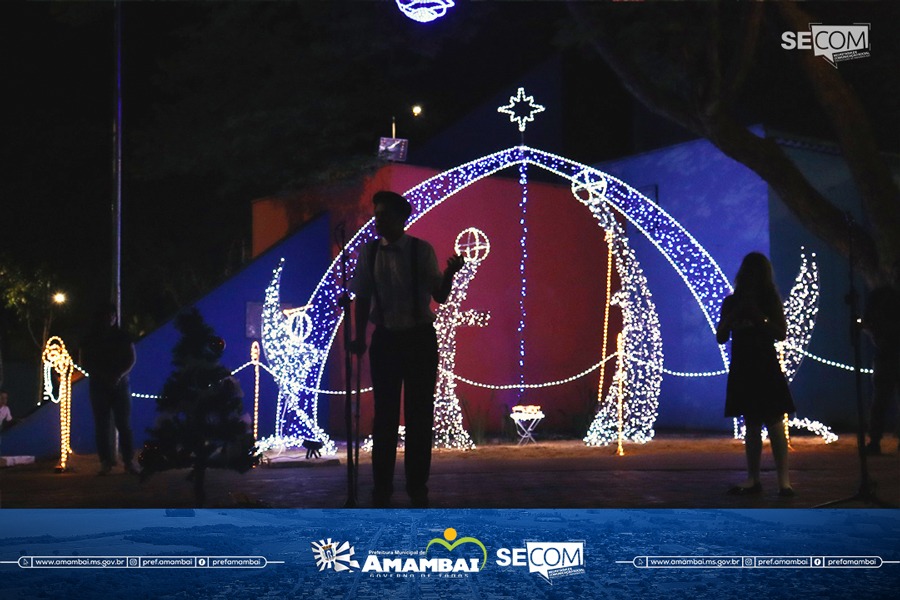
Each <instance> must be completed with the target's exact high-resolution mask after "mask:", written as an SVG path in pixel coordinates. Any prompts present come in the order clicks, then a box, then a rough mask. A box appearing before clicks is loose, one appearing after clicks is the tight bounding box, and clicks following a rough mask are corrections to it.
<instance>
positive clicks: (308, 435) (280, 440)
mask: <svg viewBox="0 0 900 600" xmlns="http://www.w3.org/2000/svg"><path fill="white" fill-rule="evenodd" d="M283 267H284V261H283V260H282V262H281V263H280V264H279V265H278V268H276V269H275V273H274V274H273V276H272V282H271V283H270V284H269V287H268V288H267V289H266V300H265V304H263V313H262V346H263V352H264V353H265V358H266V362H267V363H268V366H269V369H270V371H271V372H272V374H273V375H274V376H275V379H276V381H277V382H278V402H277V405H276V409H275V435H274V436H272V438H270V439H268V440H261V441H260V443H259V444H258V445H259V446H260V448H261V449H267V448H269V447H273V446H280V447H299V446H300V445H301V444H302V443H303V442H304V441H305V440H310V441H316V442H322V443H323V447H322V449H321V451H322V452H323V453H324V454H326V455H328V454H334V453H336V451H337V448H336V447H335V445H334V442H332V441H331V440H330V439H329V438H328V435H327V434H326V433H325V431H324V430H322V428H320V427H319V425H318V422H317V420H318V419H317V415H316V413H317V402H316V400H315V398H316V396H315V394H305V393H304V392H305V391H307V388H308V386H309V383H308V381H307V380H308V379H309V376H310V374H311V373H312V372H313V367H314V366H316V365H319V364H321V363H322V362H323V361H324V360H325V351H324V350H322V349H320V348H317V347H316V346H315V345H314V344H311V343H309V342H308V341H307V339H308V338H309V334H310V333H312V329H313V319H312V316H311V315H310V314H309V313H310V308H311V307H310V306H303V307H301V308H293V309H287V310H283V309H282V308H281V301H280V289H281V272H282V269H283Z"/></svg>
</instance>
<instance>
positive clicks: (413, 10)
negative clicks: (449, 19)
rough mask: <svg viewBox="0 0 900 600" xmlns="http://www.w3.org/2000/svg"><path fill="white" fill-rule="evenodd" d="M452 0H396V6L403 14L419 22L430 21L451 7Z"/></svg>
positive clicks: (439, 16) (442, 14) (438, 17)
mask: <svg viewBox="0 0 900 600" xmlns="http://www.w3.org/2000/svg"><path fill="white" fill-rule="evenodd" d="M454 4H455V3H454V1H453V0H397V7H398V8H399V9H400V12H402V13H403V14H404V15H406V16H407V17H409V18H410V19H412V20H413V21H418V22H419V23H431V22H432V21H435V20H437V19H440V18H441V17H443V16H444V15H446V14H447V10H448V9H451V8H453V6H454Z"/></svg>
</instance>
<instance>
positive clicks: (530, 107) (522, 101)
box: [497, 87, 544, 133]
mask: <svg viewBox="0 0 900 600" xmlns="http://www.w3.org/2000/svg"><path fill="white" fill-rule="evenodd" d="M522 105H524V108H525V110H527V111H528V114H527V115H526V114H525V111H523V110H522V108H523V107H522ZM497 112H499V113H503V114H505V115H509V122H510V123H518V124H519V131H520V132H522V133H525V127H526V126H527V124H528V123H531V122H532V121H534V115H536V114H538V113H541V112H544V107H543V106H541V105H540V104H535V103H534V96H526V95H525V88H521V87H520V88H519V91H518V92H516V95H515V96H510V97H509V104H507V105H505V106H501V107H499V108H498V109H497Z"/></svg>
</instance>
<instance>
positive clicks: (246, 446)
mask: <svg viewBox="0 0 900 600" xmlns="http://www.w3.org/2000/svg"><path fill="white" fill-rule="evenodd" d="M175 326H176V327H177V328H178V330H179V331H180V332H181V335H182V337H181V340H180V341H179V342H178V344H177V345H176V346H175V348H174V349H173V351H172V364H173V365H174V366H175V371H174V372H173V373H172V374H171V375H170V376H169V379H168V380H167V381H166V383H165V386H164V387H163V392H162V394H161V395H160V397H159V399H157V401H156V408H157V411H158V412H159V415H158V417H157V420H156V425H155V426H154V427H153V428H152V429H150V431H149V433H150V439H149V440H148V441H147V443H146V444H145V446H144V449H143V451H142V452H141V455H140V458H139V462H140V464H141V467H142V469H143V476H142V479H146V478H147V477H149V476H151V475H152V474H153V473H157V472H160V471H166V470H169V469H187V468H189V469H191V474H190V475H189V476H188V480H191V481H193V484H194V495H195V497H196V499H197V504H198V506H203V504H204V502H205V500H206V494H205V490H204V482H205V478H206V470H207V469H210V468H218V469H234V470H235V471H238V472H240V473H243V472H245V471H247V470H249V469H250V468H251V467H253V466H254V465H255V464H256V462H257V458H256V456H255V454H254V451H253V446H254V439H253V433H252V431H251V427H250V419H249V417H248V416H247V415H245V414H244V413H243V403H242V402H241V400H242V398H243V393H242V392H241V386H240V384H239V383H238V381H237V380H236V379H235V378H233V377H232V376H231V375H230V373H229V372H228V370H227V369H226V368H225V367H223V366H222V365H221V363H220V362H219V359H220V358H221V356H222V352H223V351H224V350H225V342H224V340H222V338H220V337H217V336H216V335H215V333H214V332H213V330H212V328H211V327H209V325H207V324H206V323H205V322H204V321H203V317H202V316H201V315H200V313H199V312H198V311H197V309H191V310H190V311H188V312H185V313H183V314H181V315H179V316H178V318H177V319H176V322H175Z"/></svg>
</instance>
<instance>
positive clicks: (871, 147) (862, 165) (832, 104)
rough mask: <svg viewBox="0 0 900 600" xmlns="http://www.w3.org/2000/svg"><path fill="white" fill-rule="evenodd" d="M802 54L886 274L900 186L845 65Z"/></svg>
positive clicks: (899, 216) (800, 23)
mask: <svg viewBox="0 0 900 600" xmlns="http://www.w3.org/2000/svg"><path fill="white" fill-rule="evenodd" d="M778 10H779V13H780V14H781V16H782V18H783V19H784V20H785V22H786V23H787V24H788V26H790V27H792V28H793V29H794V30H795V31H802V30H804V29H806V28H807V27H809V22H810V20H811V19H810V17H809V15H807V14H806V13H805V12H803V10H802V9H801V8H800V7H799V6H797V5H796V4H794V3H792V2H779V3H778ZM798 56H799V60H800V66H801V68H802V70H803V72H804V74H805V75H806V77H807V78H808V79H809V81H810V83H811V84H812V87H813V91H814V92H815V94H816V98H817V99H818V101H819V104H820V105H821V106H822V108H824V109H825V112H826V114H827V115H828V117H829V119H830V120H831V123H832V126H833V127H834V131H835V133H836V135H837V138H838V142H839V143H840V146H841V149H842V150H843V155H844V160H846V161H847V165H848V166H849V167H850V172H851V174H852V175H853V180H854V181H855V182H856V187H857V189H858V190H859V195H860V198H861V200H862V204H863V209H864V211H865V213H866V216H867V217H868V221H869V227H870V228H871V231H872V233H873V237H874V239H875V246H876V247H877V250H878V253H879V255H880V256H881V258H882V260H881V262H880V265H879V266H880V269H881V274H882V276H887V275H888V273H887V271H888V270H889V269H890V265H891V264H892V262H893V260H894V259H896V258H898V257H900V187H898V186H897V184H896V182H895V181H894V179H893V177H892V176H891V172H890V169H889V168H888V166H887V164H886V162H885V161H884V159H883V157H882V156H881V154H880V152H879V151H878V145H877V143H876V141H875V135H874V133H873V131H872V127H871V124H870V121H869V119H868V117H867V116H866V113H865V110H864V108H863V106H862V102H860V100H859V98H858V97H857V95H856V93H855V92H854V91H853V89H852V88H851V87H850V86H849V85H848V84H847V82H846V81H845V80H844V78H843V77H841V74H840V71H839V70H838V69H836V68H834V67H832V66H831V65H830V64H828V63H827V62H826V61H824V60H823V59H822V58H821V57H816V56H815V55H814V54H813V53H812V52H802V53H798Z"/></svg>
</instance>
